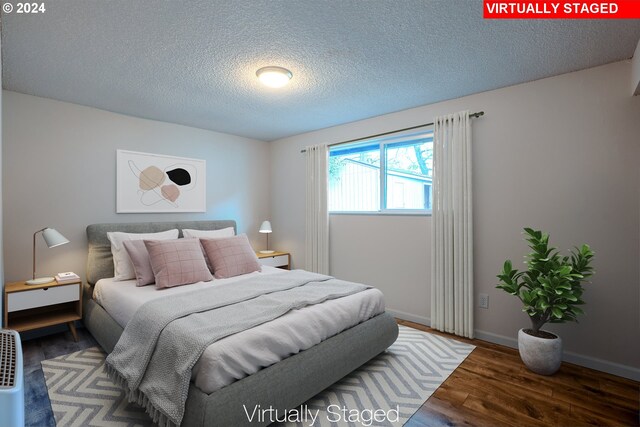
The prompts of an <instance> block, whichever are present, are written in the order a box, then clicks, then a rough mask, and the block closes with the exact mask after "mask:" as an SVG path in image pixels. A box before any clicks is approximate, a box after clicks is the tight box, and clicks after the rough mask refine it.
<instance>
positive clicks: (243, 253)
mask: <svg viewBox="0 0 640 427" xmlns="http://www.w3.org/2000/svg"><path fill="white" fill-rule="evenodd" d="M200 242H201V243H202V247H203V248H204V251H205V253H206V254H207V258H209V262H210V263H211V266H212V267H213V272H214V276H215V277H216V279H225V278H227V277H233V276H239V275H241V274H247V273H252V272H254V271H260V270H261V268H260V263H259V262H258V257H256V253H255V252H254V251H253V248H252V247H251V245H250V244H249V239H247V235H246V234H240V235H238V236H234V237H228V238H225V239H200Z"/></svg>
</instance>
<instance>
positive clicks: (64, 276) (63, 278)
mask: <svg viewBox="0 0 640 427" xmlns="http://www.w3.org/2000/svg"><path fill="white" fill-rule="evenodd" d="M78 280H80V276H78V275H77V274H76V273H74V272H72V271H68V272H66V273H58V274H56V282H58V283H73V282H77V281H78Z"/></svg>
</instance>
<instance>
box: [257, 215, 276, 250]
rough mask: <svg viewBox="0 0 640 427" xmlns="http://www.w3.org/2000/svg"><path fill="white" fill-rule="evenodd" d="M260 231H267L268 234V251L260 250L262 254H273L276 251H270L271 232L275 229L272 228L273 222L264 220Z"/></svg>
mask: <svg viewBox="0 0 640 427" xmlns="http://www.w3.org/2000/svg"><path fill="white" fill-rule="evenodd" d="M258 231H259V232H260V233H265V234H266V235H267V250H266V251H260V253H261V254H272V253H273V252H275V251H270V250H269V234H271V233H272V232H273V230H272V229H271V223H270V222H269V221H263V222H262V225H261V226H260V230H258Z"/></svg>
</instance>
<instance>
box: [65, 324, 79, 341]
mask: <svg viewBox="0 0 640 427" xmlns="http://www.w3.org/2000/svg"><path fill="white" fill-rule="evenodd" d="M67 325H69V330H70V331H71V335H73V340H74V341H75V342H78V333H77V332H76V324H75V323H74V322H68V323H67Z"/></svg>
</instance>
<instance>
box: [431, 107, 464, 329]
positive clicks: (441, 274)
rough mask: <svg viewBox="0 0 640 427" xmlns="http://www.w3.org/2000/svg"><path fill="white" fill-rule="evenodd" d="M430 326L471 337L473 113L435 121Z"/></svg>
mask: <svg viewBox="0 0 640 427" xmlns="http://www.w3.org/2000/svg"><path fill="white" fill-rule="evenodd" d="M433 171H434V176H433V215H432V218H431V223H432V243H431V252H432V268H431V327H433V328H435V329H438V330H440V331H444V332H449V333H454V334H456V335H460V336H464V337H468V338H473V221H472V218H473V217H472V197H471V196H472V191H471V187H472V185H471V184H472V183H471V123H470V119H469V112H468V111H463V112H459V113H455V114H450V115H447V116H442V117H437V118H436V119H435V121H434V133H433Z"/></svg>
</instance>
